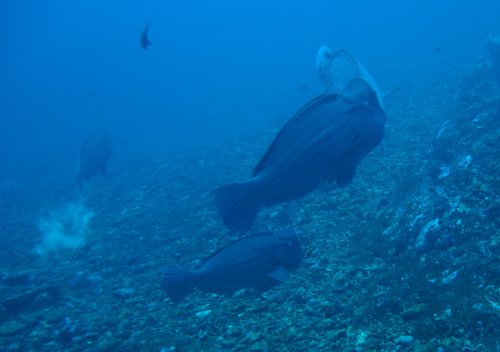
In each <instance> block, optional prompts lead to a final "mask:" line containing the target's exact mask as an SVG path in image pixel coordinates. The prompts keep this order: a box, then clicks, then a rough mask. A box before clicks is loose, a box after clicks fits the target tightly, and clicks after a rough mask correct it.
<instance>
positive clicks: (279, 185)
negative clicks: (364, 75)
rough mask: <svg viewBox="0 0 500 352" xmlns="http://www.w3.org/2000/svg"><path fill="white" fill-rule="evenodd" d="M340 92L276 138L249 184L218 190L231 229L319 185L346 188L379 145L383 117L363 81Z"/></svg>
mask: <svg viewBox="0 0 500 352" xmlns="http://www.w3.org/2000/svg"><path fill="white" fill-rule="evenodd" d="M352 82H353V83H352V84H348V87H346V88H347V90H346V91H345V92H342V93H333V94H326V95H322V96H320V97H317V98H316V99H313V100H312V101H311V102H309V103H308V104H306V105H305V106H304V107H303V108H302V109H300V110H299V111H298V112H297V113H296V114H295V116H294V117H292V119H290V121H288V123H287V124H286V125H285V126H284V127H283V128H282V129H281V131H280V132H279V133H278V135H277V136H276V138H275V139H274V141H273V142H272V144H271V145H270V147H269V149H268V150H267V152H266V154H265V155H264V157H263V158H262V159H261V161H260V162H259V163H258V164H257V166H256V167H255V169H254V172H253V177H252V178H250V179H249V180H248V181H247V182H243V183H237V184H232V185H226V186H222V187H219V188H218V189H216V190H215V201H216V205H217V208H218V210H219V214H220V215H221V217H222V219H223V221H224V223H225V224H226V226H227V227H228V228H229V229H231V230H238V231H241V230H246V229H248V228H249V227H250V226H251V224H252V223H253V221H254V219H255V217H256V215H257V213H258V211H259V209H260V207H262V206H269V205H273V204H276V203H280V202H284V201H289V200H292V199H295V198H298V197H300V196H302V195H305V194H307V193H309V192H311V191H313V190H314V189H316V188H317V187H318V186H319V185H320V184H321V183H322V182H337V184H338V185H339V186H341V187H343V186H346V185H348V184H349V183H350V182H351V181H352V179H353V177H354V174H355V170H356V167H357V165H358V163H359V162H360V161H361V160H362V159H363V157H365V156H366V155H367V154H368V153H369V152H370V151H371V150H372V149H373V148H375V147H376V146H377V145H379V144H380V142H381V141H382V138H383V135H384V124H385V119H386V116H385V113H384V111H383V110H382V108H381V107H380V105H379V104H378V100H377V96H376V94H375V92H374V91H373V90H372V89H371V88H370V86H369V85H368V84H367V83H366V82H365V81H363V80H361V79H355V80H353V81H352Z"/></svg>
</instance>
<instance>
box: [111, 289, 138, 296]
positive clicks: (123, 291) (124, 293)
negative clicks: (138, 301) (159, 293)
mask: <svg viewBox="0 0 500 352" xmlns="http://www.w3.org/2000/svg"><path fill="white" fill-rule="evenodd" d="M134 292H135V290H134V289H133V288H132V287H122V288H119V289H116V290H115V291H114V292H113V295H114V296H115V297H119V298H129V297H131V296H132V295H133V294H134Z"/></svg>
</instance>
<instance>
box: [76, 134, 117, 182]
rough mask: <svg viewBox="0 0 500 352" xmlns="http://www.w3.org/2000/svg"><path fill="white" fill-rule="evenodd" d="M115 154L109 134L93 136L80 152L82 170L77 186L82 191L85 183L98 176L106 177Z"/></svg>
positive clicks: (77, 179) (79, 173) (77, 177)
mask: <svg viewBox="0 0 500 352" xmlns="http://www.w3.org/2000/svg"><path fill="white" fill-rule="evenodd" d="M112 153H113V151H112V147H111V139H110V138H109V136H108V134H107V133H104V132H102V133H100V134H96V135H92V136H90V137H89V138H87V140H86V141H85V142H84V143H83V145H82V149H81V152H80V169H79V171H78V174H77V176H76V184H77V186H78V188H79V189H80V191H82V190H83V185H84V183H85V182H87V181H88V180H90V179H91V178H92V177H94V176H95V175H97V174H101V175H106V174H107V168H108V161H109V158H110V157H111V154H112Z"/></svg>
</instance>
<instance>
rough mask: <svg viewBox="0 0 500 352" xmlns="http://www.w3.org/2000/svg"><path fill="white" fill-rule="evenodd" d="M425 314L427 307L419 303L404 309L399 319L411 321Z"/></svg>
mask: <svg viewBox="0 0 500 352" xmlns="http://www.w3.org/2000/svg"><path fill="white" fill-rule="evenodd" d="M426 313H427V305H426V304H423V303H420V304H415V305H413V306H411V307H409V308H407V309H405V310H404V311H403V312H401V317H402V318H403V319H404V320H413V319H417V318H418V317H420V316H422V315H424V314H426Z"/></svg>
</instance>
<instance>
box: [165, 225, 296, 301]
mask: <svg viewBox="0 0 500 352" xmlns="http://www.w3.org/2000/svg"><path fill="white" fill-rule="evenodd" d="M303 256H304V252H303V251H302V249H301V247H300V245H299V242H298V239H297V236H296V235H295V233H294V232H293V231H292V230H281V231H278V232H276V233H259V234H255V235H252V236H249V237H246V238H243V239H241V240H238V241H236V242H233V243H231V244H229V245H227V246H225V247H223V248H221V249H220V250H218V251H216V252H215V253H214V254H212V255H211V256H210V257H209V258H208V259H207V260H205V261H204V262H203V263H202V264H201V265H200V266H199V267H198V268H196V269H194V270H192V271H181V270H178V269H169V270H167V271H166V272H165V278H164V288H165V290H166V292H167V294H168V295H169V297H170V298H171V299H172V300H173V301H174V302H179V301H180V300H182V299H183V298H184V297H185V296H186V295H187V294H189V293H190V292H191V290H192V289H194V288H195V287H197V288H198V289H200V290H202V291H206V292H214V293H220V294H227V293H232V292H235V291H238V290H241V289H244V288H253V289H257V290H259V291H265V290H267V289H269V288H270V287H272V286H274V285H276V284H278V283H279V282H282V281H286V279H287V278H288V277H289V273H290V272H291V271H293V270H296V269H298V267H299V265H300V262H301V260H302V258H303Z"/></svg>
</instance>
